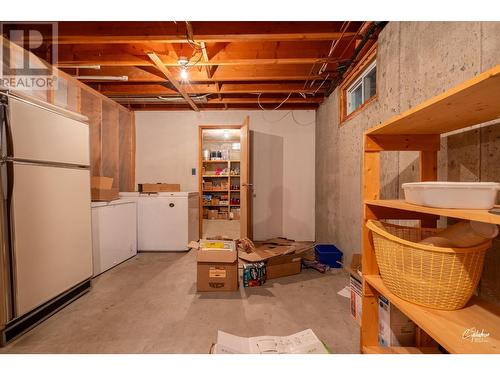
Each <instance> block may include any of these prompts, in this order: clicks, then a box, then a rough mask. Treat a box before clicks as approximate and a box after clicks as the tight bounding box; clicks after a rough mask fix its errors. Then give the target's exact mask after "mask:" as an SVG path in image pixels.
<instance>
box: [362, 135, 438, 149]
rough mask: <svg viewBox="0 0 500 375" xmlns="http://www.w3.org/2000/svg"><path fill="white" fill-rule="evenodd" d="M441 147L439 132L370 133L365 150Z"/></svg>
mask: <svg viewBox="0 0 500 375" xmlns="http://www.w3.org/2000/svg"><path fill="white" fill-rule="evenodd" d="M439 148H440V136H439V134H430V135H427V134H425V135H420V134H419V135H415V134H412V135H405V134H395V135H368V136H366V137H365V151H437V150H439Z"/></svg>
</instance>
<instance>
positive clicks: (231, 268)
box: [196, 238, 313, 292]
mask: <svg viewBox="0 0 500 375" xmlns="http://www.w3.org/2000/svg"><path fill="white" fill-rule="evenodd" d="M196 247H197V248H198V254H197V263H198V266H197V269H198V281H197V285H198V291H200V292H202V291H203V292H204V291H231V290H237V289H238V279H239V274H238V258H239V259H240V261H241V263H242V264H241V266H242V268H244V269H245V270H246V271H248V272H247V273H248V275H252V270H258V272H253V273H254V274H256V275H260V276H258V277H256V278H255V280H252V282H249V283H246V284H245V286H257V285H262V284H263V283H264V282H265V281H266V280H267V279H275V278H279V277H284V276H290V275H295V274H298V273H300V272H301V260H302V257H304V256H306V255H310V252H309V250H311V251H312V249H313V243H312V242H295V241H292V240H288V239H285V238H274V239H271V240H268V241H264V242H261V243H257V244H256V245H254V244H253V243H252V246H250V247H247V248H246V249H245V250H243V249H242V248H240V249H237V245H236V242H235V241H224V240H200V242H199V244H197V246H196ZM238 250H239V251H238ZM235 275H236V276H235ZM248 275H247V276H248ZM263 275H264V276H263ZM247 279H248V277H247ZM257 279H258V280H257Z"/></svg>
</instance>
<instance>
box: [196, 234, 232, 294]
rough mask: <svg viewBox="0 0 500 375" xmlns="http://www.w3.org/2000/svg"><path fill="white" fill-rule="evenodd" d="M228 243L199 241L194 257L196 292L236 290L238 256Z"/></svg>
mask: <svg viewBox="0 0 500 375" xmlns="http://www.w3.org/2000/svg"><path fill="white" fill-rule="evenodd" d="M230 242H232V241H206V240H202V241H200V250H198V253H197V256H196V260H197V279H196V289H197V290H198V292H219V291H235V290H238V256H237V252H236V250H235V247H234V243H233V245H232V246H231V244H230ZM221 246H222V247H221ZM231 247H232V248H231Z"/></svg>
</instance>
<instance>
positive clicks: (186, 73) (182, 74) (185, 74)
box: [181, 67, 188, 81]
mask: <svg viewBox="0 0 500 375" xmlns="http://www.w3.org/2000/svg"><path fill="white" fill-rule="evenodd" d="M181 78H182V79H183V80H184V81H186V80H187V79H188V71H187V69H186V68H185V67H183V68H182V69H181Z"/></svg>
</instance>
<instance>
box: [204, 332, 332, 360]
mask: <svg viewBox="0 0 500 375" xmlns="http://www.w3.org/2000/svg"><path fill="white" fill-rule="evenodd" d="M212 353H214V354H328V351H327V349H326V348H325V346H324V345H323V343H322V342H321V341H320V340H319V339H318V337H317V336H316V335H315V334H314V332H313V331H312V330H311V329H306V330H305V331H302V332H298V333H295V334H293V335H290V336H258V337H241V336H235V335H231V334H229V333H226V332H223V331H218V332H217V343H216V344H215V345H214V347H213V351H212Z"/></svg>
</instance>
